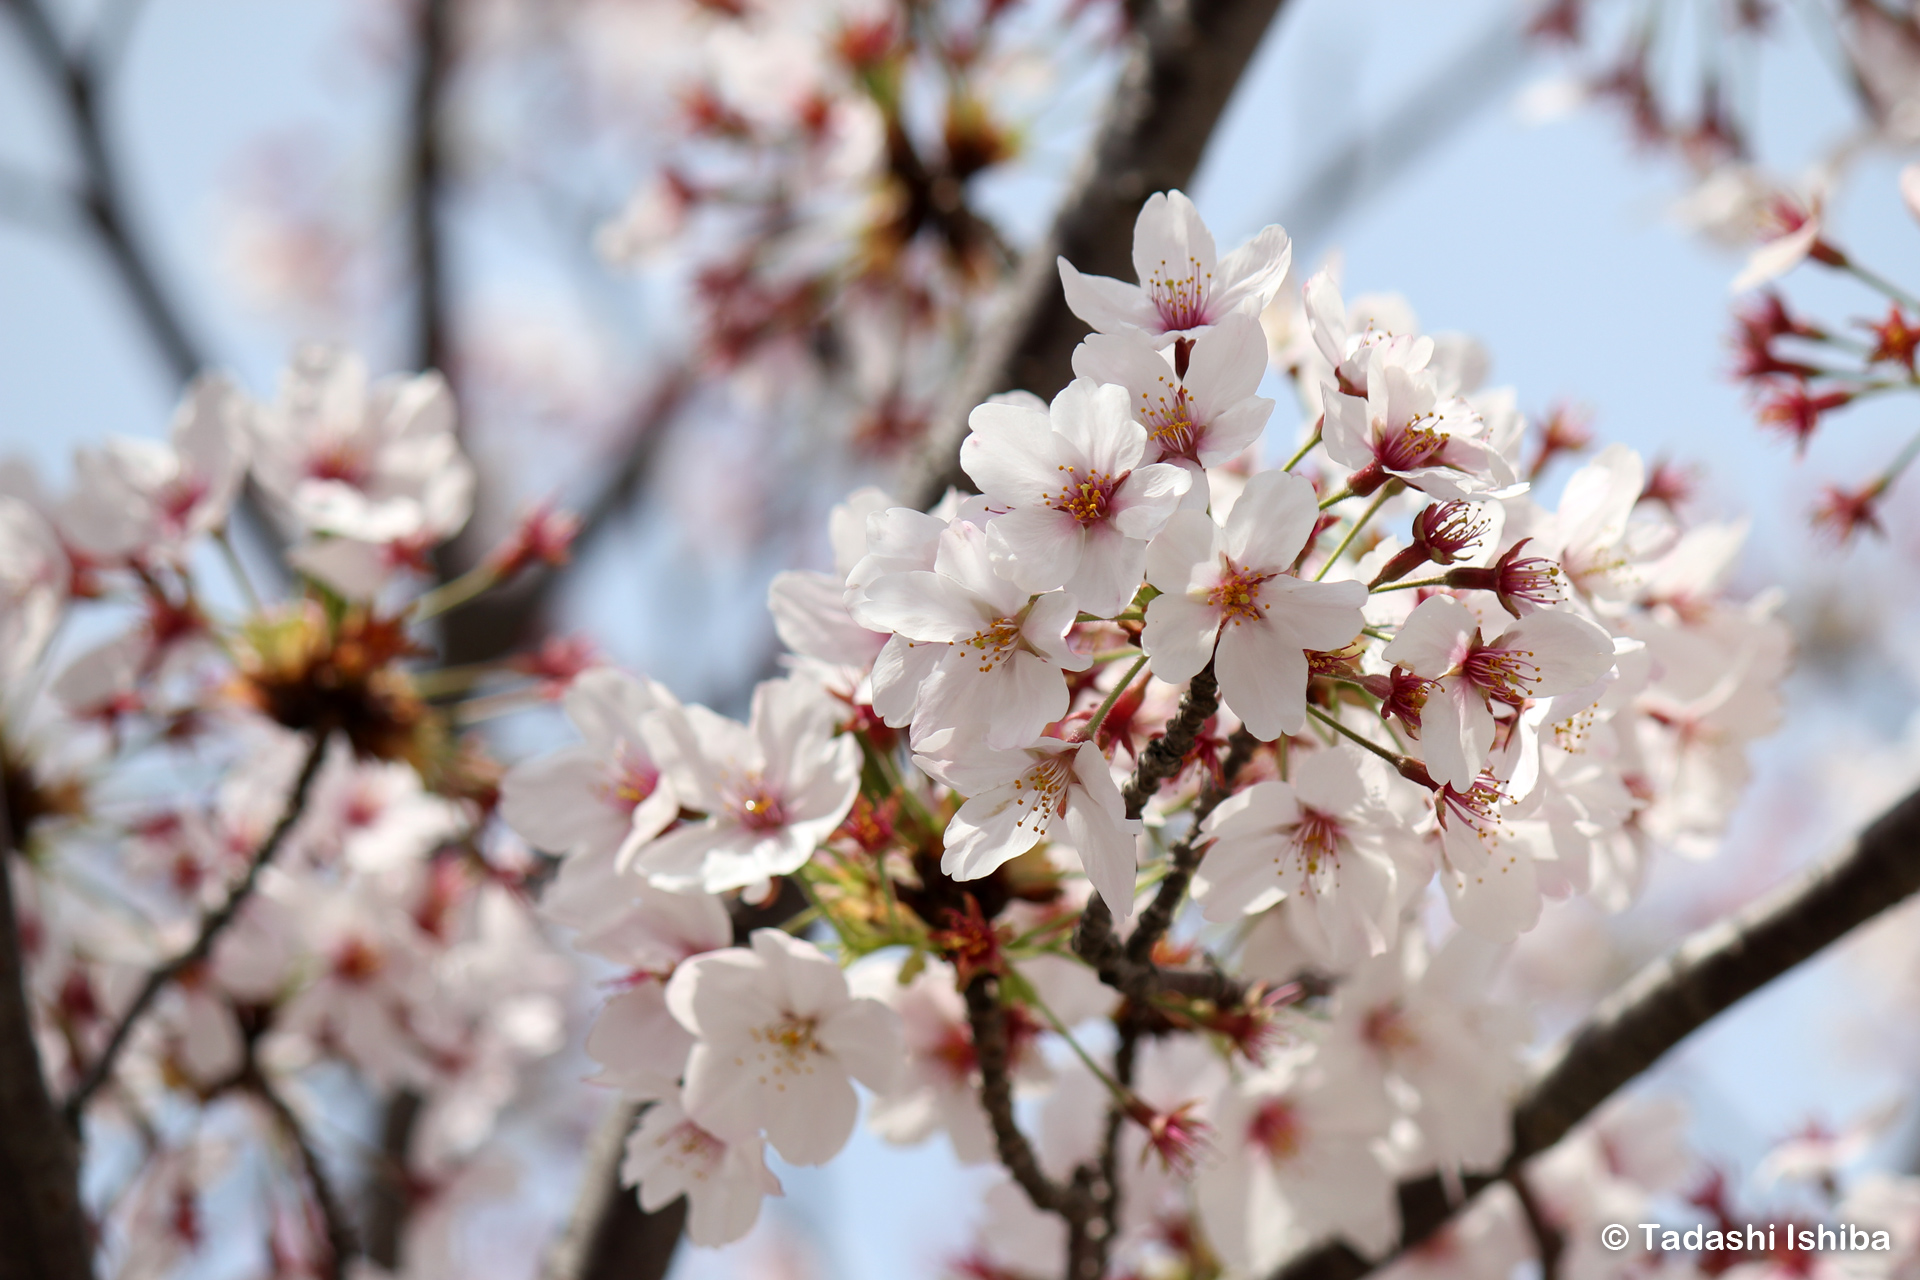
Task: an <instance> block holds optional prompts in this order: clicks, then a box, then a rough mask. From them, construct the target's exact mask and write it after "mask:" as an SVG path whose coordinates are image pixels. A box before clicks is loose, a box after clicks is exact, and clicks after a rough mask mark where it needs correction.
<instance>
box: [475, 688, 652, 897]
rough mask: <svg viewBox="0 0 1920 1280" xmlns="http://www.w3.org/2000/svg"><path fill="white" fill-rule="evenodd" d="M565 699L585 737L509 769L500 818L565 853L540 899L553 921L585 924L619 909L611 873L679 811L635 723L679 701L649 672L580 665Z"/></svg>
mask: <svg viewBox="0 0 1920 1280" xmlns="http://www.w3.org/2000/svg"><path fill="white" fill-rule="evenodd" d="M561 705H562V706H563V707H564V708H565V710H566V713H567V719H568V720H570V721H571V722H572V723H573V726H574V728H576V729H578V730H579V731H580V736H581V739H582V741H581V742H580V743H579V744H578V745H575V746H571V747H562V748H561V749H559V750H558V751H554V752H551V753H549V754H547V755H544V756H537V757H534V758H531V759H528V760H524V761H522V762H521V763H519V764H517V765H515V766H514V767H513V768H512V769H510V770H509V771H508V772H507V775H506V777H504V778H502V779H501V781H500V816H501V817H502V818H504V819H505V820H506V822H507V824H508V825H509V826H511V827H512V828H513V829H514V830H515V831H518V832H519V833H520V834H521V835H522V836H525V837H526V838H527V840H528V841H530V842H531V843H532V844H534V845H535V846H536V847H538V848H542V849H548V850H552V851H555V852H558V853H563V854H565V855H566V857H565V859H564V860H563V861H562V863H561V865H560V873H559V877H558V880H557V881H556V883H555V884H554V886H553V887H552V888H551V889H549V890H548V891H547V894H546V897H545V898H544V899H543V900H542V904H541V905H542V908H543V909H544V910H545V911H546V913H547V915H548V916H550V917H551V918H553V919H554V920H557V921H559V922H561V923H563V924H573V925H579V926H585V925H588V924H591V923H592V922H594V921H595V920H596V919H597V918H598V917H599V916H601V915H604V914H605V913H606V912H608V911H615V912H617V911H619V910H620V909H621V902H620V895H619V893H618V891H617V890H613V891H611V892H610V886H609V884H608V881H609V879H610V878H611V877H612V876H614V875H616V874H618V872H619V871H620V870H622V869H623V868H625V867H627V866H628V865H630V864H631V862H632V860H633V857H634V855H635V853H636V852H637V851H638V850H639V849H640V848H641V846H643V845H645V844H646V843H647V842H648V841H649V840H652V839H653V838H654V837H655V836H657V835H659V834H660V833H661V832H662V831H664V830H666V828H667V827H668V826H669V825H671V824H672V823H673V821H674V820H675V819H676V818H677V817H678V816H679V812H680V801H679V798H678V797H677V796H676V795H675V793H674V790H673V787H672V785H671V784H668V783H666V782H665V779H664V778H663V777H662V776H661V769H660V766H659V765H658V764H656V763H655V762H654V758H653V755H652V753H651V752H650V751H649V750H648V747H647V743H646V737H645V733H644V731H643V730H642V728H641V725H642V723H643V722H644V721H645V719H646V717H647V716H649V715H651V714H652V713H653V712H655V711H658V710H663V709H668V708H675V707H678V706H679V703H678V701H677V700H676V699H675V698H674V696H673V695H672V694H671V693H669V692H667V690H666V689H665V688H663V687H662V686H660V685H659V684H656V683H655V682H653V681H651V680H641V679H637V678H635V677H633V676H630V675H627V674H626V673H625V672H621V671H616V670H613V669H612V668H609V667H601V668H596V669H594V670H590V671H586V672H583V673H581V674H580V675H579V676H578V677H577V678H576V679H575V680H574V681H573V683H572V684H571V685H569V686H568V688H567V692H566V695H565V696H564V698H562V700H561Z"/></svg>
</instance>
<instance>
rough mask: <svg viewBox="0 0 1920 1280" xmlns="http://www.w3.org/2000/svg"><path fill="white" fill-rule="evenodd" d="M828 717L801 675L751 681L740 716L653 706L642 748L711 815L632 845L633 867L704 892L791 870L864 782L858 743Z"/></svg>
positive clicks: (682, 799)
mask: <svg viewBox="0 0 1920 1280" xmlns="http://www.w3.org/2000/svg"><path fill="white" fill-rule="evenodd" d="M834 720H835V712H834V708H833V706H832V704H831V703H829V702H828V701H827V699H826V696H825V694H824V693H823V692H822V691H821V690H820V689H819V688H818V687H817V686H814V685H811V684H809V683H808V682H807V681H806V680H804V679H802V678H801V677H798V676H792V677H788V678H786V679H784V680H768V681H764V682H763V683H762V684H761V685H760V687H759V688H757V689H755V690H754V692H753V716H752V720H751V722H750V723H749V724H745V725H743V724H740V723H739V722H738V721H734V720H729V719H727V718H726V717H725V716H721V715H716V714H715V713H713V712H712V711H709V710H707V709H706V708H705V707H700V706H690V707H685V708H682V707H678V706H674V707H665V708H659V709H656V710H655V711H653V712H652V713H651V714H649V715H648V716H647V717H646V719H645V722H644V724H643V726H642V729H643V736H644V737H645V739H646V742H647V746H648V748H649V749H650V750H651V751H652V752H653V755H654V758H655V759H656V760H658V761H659V762H660V768H661V771H662V772H663V773H665V774H666V776H667V777H668V779H669V780H670V781H671V783H672V786H673V794H674V795H675V796H676V797H678V799H679V803H680V804H681V805H683V806H685V807H686V808H689V809H693V810H696V811H698V812H701V813H705V814H706V815H707V816H706V818H705V820H704V821H701V822H694V823H688V824H687V825H684V826H682V827H680V828H678V829H676V830H673V831H669V832H666V833H665V834H663V835H658V836H655V837H654V838H653V839H652V840H649V841H647V842H646V843H644V844H641V845H639V846H637V847H636V848H635V850H634V851H633V855H632V856H633V865H634V867H635V868H637V869H638V870H639V872H640V874H642V875H644V876H646V877H647V878H648V879H649V880H651V881H653V882H654V883H655V884H657V885H659V886H660V887H661V888H664V889H681V890H684V889H705V890H706V891H707V892H709V893H718V892H720V891H722V890H725V889H737V888H739V887H740V886H742V885H750V884H755V883H757V882H759V881H762V880H765V879H767V878H768V877H769V876H776V875H785V874H786V873H788V872H790V871H794V870H797V869H798V868H799V867H800V866H802V865H803V864H804V863H805V862H806V861H807V859H808V858H811V857H812V856H813V851H814V849H815V848H817V847H818V846H819V845H820V844H821V843H822V842H824V841H825V840H826V838H827V836H828V835H829V834H830V833H831V832H832V831H833V829H834V828H835V827H837V826H839V825H840V820H841V819H842V818H844V817H846V816H847V811H848V810H849V809H851V808H852V807H853V798H854V796H855V795H856V794H857V793H858V792H859V790H860V749H859V747H857V746H856V745H855V744H854V742H853V739H851V738H849V737H846V736H844V735H837V734H836V733H835V732H834V729H835V725H834Z"/></svg>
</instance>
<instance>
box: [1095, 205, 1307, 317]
mask: <svg viewBox="0 0 1920 1280" xmlns="http://www.w3.org/2000/svg"><path fill="white" fill-rule="evenodd" d="M1292 262H1293V244H1292V242H1291V241H1289V240H1288V239H1287V233H1286V232H1285V231H1283V230H1281V229H1280V228H1279V227H1272V226H1270V227H1266V228H1264V229H1263V230H1261V232H1260V233H1259V234H1258V235H1256V236H1254V238H1253V239H1251V240H1249V241H1247V243H1245V244H1243V245H1241V246H1240V247H1239V248H1238V249H1235V250H1234V251H1233V252H1232V253H1230V254H1228V255H1227V256H1226V257H1225V258H1224V259H1222V258H1220V257H1219V256H1218V254H1217V251H1216V250H1215V248H1214V243H1213V233H1212V232H1210V231H1208V230H1207V226H1206V223H1204V222H1202V221H1201V220H1200V211H1199V210H1198V209H1195V208H1194V206H1193V201H1191V200H1189V199H1187V197H1186V196H1185V195H1183V194H1182V193H1180V192H1178V191H1168V192H1155V193H1154V194H1153V195H1151V196H1149V197H1147V202H1146V204H1144V205H1143V206H1141V209H1140V216H1139V217H1138V218H1137V219H1135V221H1134V224H1133V270H1134V275H1135V277H1136V278H1137V279H1138V280H1139V282H1140V283H1139V284H1126V283H1123V282H1122V281H1119V280H1114V279H1111V278H1109V277H1107V276H1086V275H1082V274H1080V272H1079V271H1077V270H1076V269H1075V268H1074V266H1073V264H1072V263H1070V262H1068V261H1067V260H1066V259H1065V258H1061V259H1060V283H1061V286H1062V287H1063V288H1064V289H1065V290H1066V294H1067V306H1069V307H1070V308H1072V309H1073V313H1074V314H1075V315H1077V316H1079V317H1080V318H1081V319H1082V320H1085V321H1086V322H1087V323H1088V324H1090V325H1092V326H1093V327H1094V328H1095V329H1098V330H1099V331H1100V332H1101V333H1119V332H1121V331H1122V330H1125V329H1139V330H1141V331H1143V332H1145V333H1146V334H1148V335H1149V336H1150V337H1152V338H1153V339H1154V340H1155V341H1156V342H1158V343H1160V344H1162V345H1170V344H1171V343H1172V342H1173V341H1174V340H1175V339H1176V338H1178V337H1181V336H1184V335H1188V334H1191V333H1192V332H1193V331H1194V330H1197V329H1202V328H1204V327H1206V326H1207V325H1211V324H1218V323H1219V322H1220V321H1221V320H1222V319H1223V318H1224V317H1226V316H1228V315H1230V314H1232V313H1233V312H1236V311H1244V312H1246V313H1247V314H1248V315H1249V316H1257V315H1259V314H1260V312H1261V311H1262V310H1263V309H1264V308H1265V307H1266V305H1267V304H1268V303H1269V302H1272V301H1273V295H1274V294H1275V293H1277V292H1278V291H1279V289H1280V284H1281V281H1283V280H1285V279H1286V275H1287V268H1288V267H1289V266H1290V265H1291V264H1292Z"/></svg>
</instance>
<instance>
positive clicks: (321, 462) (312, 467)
mask: <svg viewBox="0 0 1920 1280" xmlns="http://www.w3.org/2000/svg"><path fill="white" fill-rule="evenodd" d="M307 475H308V476H309V477H310V478H312V479H314V480H338V481H340V483H342V484H350V485H352V486H353V487H354V488H356V489H358V488H362V487H364V486H365V484H366V482H367V460H366V458H365V456H364V455H362V453H361V452H360V450H358V449H356V448H354V447H353V445H352V444H350V443H349V442H347V441H345V440H336V441H333V442H332V443H330V444H325V445H322V446H320V447H319V448H318V449H315V450H314V451H313V452H312V453H310V454H308V455H307Z"/></svg>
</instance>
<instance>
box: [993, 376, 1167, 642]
mask: <svg viewBox="0 0 1920 1280" xmlns="http://www.w3.org/2000/svg"><path fill="white" fill-rule="evenodd" d="M967 422H968V426H969V427H970V428H971V433H970V434H969V435H968V436H967V438H966V440H965V441H964V442H963V443H962V444H961V446H960V464H961V465H962V466H963V467H965V468H966V469H967V474H968V475H970V476H972V477H973V480H974V483H976V484H978V485H979V486H980V490H981V493H982V495H983V496H984V497H985V498H986V500H987V502H988V503H989V505H990V506H991V508H992V509H994V510H996V511H1004V514H1000V515H996V516H994V517H993V519H992V520H991V521H990V522H989V523H988V525H987V546H988V550H989V552H990V553H991V555H992V557H993V560H994V564H995V566H996V568H998V569H999V571H1000V572H1001V573H1003V574H1005V575H1006V576H1007V577H1009V578H1011V579H1012V580H1013V581H1014V582H1016V583H1017V584H1019V586H1020V587H1022V588H1023V589H1025V590H1027V591H1051V590H1053V589H1055V588H1065V589H1066V591H1067V593H1068V594H1069V595H1071V596H1072V597H1073V598H1074V600H1075V601H1076V602H1078V604H1079V606H1080V607H1081V608H1082V609H1085V610H1086V611H1087V612H1089V613H1093V614H1097V615H1099V616H1101V617H1110V616H1112V615H1113V614H1116V613H1119V612H1120V611H1121V610H1122V609H1124V608H1126V607H1127V603H1128V602H1129V601H1131V600H1132V599H1133V595H1134V592H1135V591H1136V590H1137V589H1138V588H1139V585H1140V571H1141V567H1142V565H1143V564H1144V563H1145V561H1146V556H1147V540H1148V539H1149V538H1151V537H1153V535H1154V534H1156V533H1158V532H1160V529H1161V527H1162V526H1164V525H1165V524H1166V521H1167V517H1168V516H1169V515H1171V514H1173V511H1174V508H1175V507H1177V506H1178V505H1179V502H1180V496H1181V495H1182V494H1184V493H1185V492H1186V491H1187V489H1188V487H1189V486H1190V485H1191V484H1192V480H1191V478H1190V477H1189V476H1188V474H1187V473H1186V472H1185V471H1182V470H1181V469H1180V468H1179V467H1176V466H1173V465H1171V464H1169V463H1164V462H1156V463H1151V464H1148V465H1145V466H1142V465H1141V459H1142V457H1143V456H1144V455H1145V453H1146V448H1147V433H1146V429H1145V428H1143V427H1142V426H1141V425H1140V424H1139V423H1137V422H1135V421H1133V419H1132V418H1130V417H1129V416H1128V407H1127V395H1126V392H1125V391H1124V390H1123V389H1122V388H1120V387H1116V386H1099V385H1096V384H1094V383H1091V382H1087V381H1086V380H1084V379H1076V380H1075V381H1073V382H1070V383H1068V384H1067V387H1066V389H1065V390H1063V391H1062V392H1061V393H1060V394H1059V395H1057V396H1055V397H1054V400H1053V404H1052V405H1051V406H1050V407H1049V409H1048V411H1047V413H1046V414H1045V415H1044V416H1043V415H1042V414H1040V413H1038V412H1036V411H1034V410H1031V409H1024V408H1020V407H1018V406H1016V405H1009V404H983V405H981V406H980V407H979V408H977V409H975V410H974V411H973V414H972V416H971V417H969V418H968V419H967Z"/></svg>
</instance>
